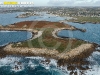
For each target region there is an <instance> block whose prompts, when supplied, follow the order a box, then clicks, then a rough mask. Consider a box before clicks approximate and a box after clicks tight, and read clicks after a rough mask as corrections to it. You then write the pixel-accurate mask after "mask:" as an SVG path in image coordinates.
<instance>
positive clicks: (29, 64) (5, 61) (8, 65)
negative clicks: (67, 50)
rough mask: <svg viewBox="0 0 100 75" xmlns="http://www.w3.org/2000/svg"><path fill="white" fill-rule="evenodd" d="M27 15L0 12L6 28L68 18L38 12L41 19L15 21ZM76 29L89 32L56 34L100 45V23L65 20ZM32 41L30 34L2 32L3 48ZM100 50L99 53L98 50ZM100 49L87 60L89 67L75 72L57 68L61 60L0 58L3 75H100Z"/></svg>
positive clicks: (36, 17)
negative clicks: (11, 25)
mask: <svg viewBox="0 0 100 75" xmlns="http://www.w3.org/2000/svg"><path fill="white" fill-rule="evenodd" d="M22 13H24V12H16V13H15V12H14V13H0V25H3V26H7V25H10V24H13V23H17V22H21V21H51V22H59V21H63V20H65V19H68V17H59V16H55V15H51V14H46V13H45V12H41V13H39V14H40V15H39V16H31V17H27V18H16V16H18V15H19V14H22ZM64 23H67V24H69V25H72V26H75V27H76V28H81V29H86V32H81V31H79V30H76V31H70V30H62V31H60V32H59V33H57V35H58V36H59V37H70V38H76V39H81V40H84V41H88V42H91V43H96V44H98V45H99V44H100V38H99V37H100V24H92V23H85V24H79V23H72V22H67V21H64ZM30 38H32V33H31V32H27V31H0V46H1V47H2V46H5V45H7V44H9V43H12V42H13V43H17V42H20V41H25V40H28V39H30ZM97 49H98V50H97ZM99 50H100V48H99V47H98V48H96V49H95V50H94V52H93V53H92V54H91V55H90V56H89V57H88V58H86V59H85V60H86V61H88V62H89V63H90V64H84V65H81V66H82V68H86V67H88V69H85V70H83V69H79V68H77V67H75V69H74V70H69V68H68V67H69V66H68V65H67V64H66V65H62V66H59V65H58V63H57V62H58V61H57V60H55V59H52V58H45V57H39V56H37V57H35V56H31V57H29V56H17V55H7V56H6V57H2V58H0V75H75V74H76V75H99V74H100V51H99Z"/></svg>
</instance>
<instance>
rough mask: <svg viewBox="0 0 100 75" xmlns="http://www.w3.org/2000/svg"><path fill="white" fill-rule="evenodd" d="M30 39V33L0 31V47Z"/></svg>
mask: <svg viewBox="0 0 100 75" xmlns="http://www.w3.org/2000/svg"><path fill="white" fill-rule="evenodd" d="M31 37H32V33H31V32H27V31H0V46H4V45H7V44H9V43H11V42H13V43H15V42H20V41H25V40H28V39H30V38H31Z"/></svg>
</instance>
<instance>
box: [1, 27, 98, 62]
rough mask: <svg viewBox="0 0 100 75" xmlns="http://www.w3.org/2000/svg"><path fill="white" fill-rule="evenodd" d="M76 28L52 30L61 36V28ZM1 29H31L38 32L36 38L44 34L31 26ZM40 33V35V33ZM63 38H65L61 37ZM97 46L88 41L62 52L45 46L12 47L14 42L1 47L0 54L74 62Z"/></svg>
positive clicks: (54, 33)
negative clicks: (30, 27) (59, 32)
mask: <svg viewBox="0 0 100 75" xmlns="http://www.w3.org/2000/svg"><path fill="white" fill-rule="evenodd" d="M65 29H67V30H76V28H75V27H71V26H70V27H69V26H68V28H67V27H65V28H57V29H54V31H53V32H52V35H53V36H54V37H55V38H60V37H58V36H57V35H56V33H57V32H58V31H60V30H65ZM0 30H11V31H12V30H13V31H14V30H15V31H16V30H17V31H21V30H22V31H30V32H32V33H35V34H37V36H36V37H35V36H34V37H35V38H37V37H38V36H41V35H42V32H40V34H39V31H35V30H34V29H29V28H9V27H8V28H4V27H1V28H0ZM38 34H39V35H38ZM34 37H32V38H31V39H34ZM60 39H63V38H60ZM96 47H97V45H96V44H94V43H87V44H82V45H80V46H79V47H77V48H75V49H72V50H70V51H69V52H68V51H66V50H65V51H64V52H62V53H60V52H58V51H57V50H48V49H45V48H27V47H14V48H13V47H12V43H11V44H9V45H6V46H4V47H1V48H0V52H1V53H2V54H0V56H2V55H8V54H10V55H25V56H42V57H49V58H54V59H57V60H58V62H59V63H64V62H67V63H73V62H77V61H81V60H82V59H84V58H86V57H88V56H89V55H90V54H91V53H92V52H93V51H94V50H95V48H96Z"/></svg>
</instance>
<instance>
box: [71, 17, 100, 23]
mask: <svg viewBox="0 0 100 75" xmlns="http://www.w3.org/2000/svg"><path fill="white" fill-rule="evenodd" d="M74 18H77V20H69V21H72V22H73V21H78V22H92V23H96V22H98V23H100V17H74Z"/></svg>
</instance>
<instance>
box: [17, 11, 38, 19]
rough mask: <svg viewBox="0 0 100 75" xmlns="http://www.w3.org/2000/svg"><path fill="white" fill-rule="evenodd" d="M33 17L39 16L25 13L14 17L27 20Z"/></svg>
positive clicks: (33, 13)
mask: <svg viewBox="0 0 100 75" xmlns="http://www.w3.org/2000/svg"><path fill="white" fill-rule="evenodd" d="M35 15H36V16H39V14H36V13H35V12H26V13H23V14H20V15H18V16H16V18H27V17H30V16H35Z"/></svg>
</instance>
